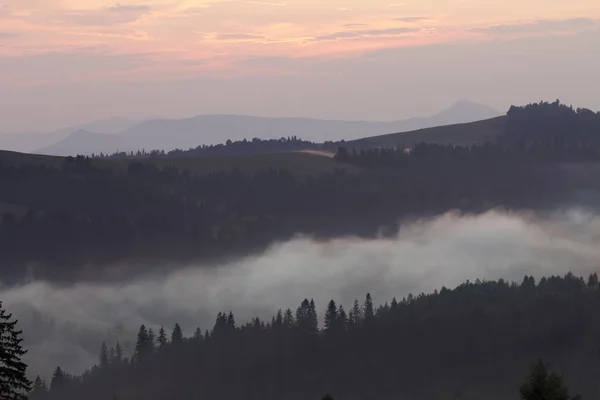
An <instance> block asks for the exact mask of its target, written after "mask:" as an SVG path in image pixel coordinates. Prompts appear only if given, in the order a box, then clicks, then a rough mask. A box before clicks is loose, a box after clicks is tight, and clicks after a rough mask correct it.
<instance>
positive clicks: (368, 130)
mask: <svg viewBox="0 0 600 400" xmlns="http://www.w3.org/2000/svg"><path fill="white" fill-rule="evenodd" d="M497 115H500V113H499V112H498V111H496V110H493V109H491V108H489V107H487V106H485V105H481V104H477V103H472V102H468V101H459V102H458V103H456V104H454V105H452V106H451V107H449V108H448V109H446V110H444V111H442V112H440V113H438V114H435V115H432V116H429V117H420V118H410V119H407V120H400V121H390V122H377V121H338V120H319V119H311V118H265V117H254V116H244V115H226V114H223V115H198V116H195V117H191V118H183V119H154V120H149V121H144V122H141V123H139V124H136V125H134V126H131V127H129V128H127V129H124V130H123V131H121V132H119V133H118V134H103V135H101V136H98V135H88V136H87V137H83V136H82V135H80V134H77V133H73V134H71V135H69V136H66V137H64V138H62V140H60V142H58V143H53V144H52V145H49V146H40V148H39V150H38V151H37V153H41V154H51V155H63V156H67V155H73V156H74V155H77V154H83V155H91V154H92V153H96V154H97V153H100V152H102V153H109V154H110V153H114V152H117V151H126V152H129V151H134V152H135V151H137V150H142V149H145V150H147V151H150V150H155V149H158V150H165V151H169V150H173V149H189V148H196V147H197V146H200V145H211V144H216V143H223V142H225V141H226V140H228V139H230V140H232V141H238V140H243V139H248V140H251V139H253V138H261V139H279V138H281V137H286V138H287V137H293V136H296V137H300V138H302V139H304V140H310V141H313V142H324V141H340V140H354V139H358V138H361V137H365V136H371V135H376V134H381V133H386V132H405V131H411V130H415V129H420V128H427V127H433V126H441V125H447V124H453V123H463V122H471V121H478V120H482V119H486V118H491V117H495V116H497ZM87 130H90V129H87ZM1 139H2V138H1V137H0V145H1V143H2V142H1Z"/></svg>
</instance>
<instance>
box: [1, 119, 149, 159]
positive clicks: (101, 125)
mask: <svg viewBox="0 0 600 400" xmlns="http://www.w3.org/2000/svg"><path fill="white" fill-rule="evenodd" d="M139 122H140V121H138V120H134V119H130V118H124V117H110V118H105V119H100V120H96V121H92V122H89V123H86V124H80V125H73V126H69V127H67V128H62V129H57V130H54V131H51V132H21V133H12V134H5V135H0V149H2V150H9V151H18V152H35V151H36V150H38V149H40V148H45V147H48V146H52V145H54V144H57V143H58V142H60V141H62V140H64V139H66V138H68V137H69V136H70V135H72V134H74V133H76V132H77V131H79V130H84V131H90V132H102V133H103V134H117V133H119V132H121V131H123V130H125V129H127V128H129V127H131V126H133V125H135V124H138V123H139Z"/></svg>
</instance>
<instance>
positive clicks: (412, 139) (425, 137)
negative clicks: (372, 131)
mask: <svg viewBox="0 0 600 400" xmlns="http://www.w3.org/2000/svg"><path fill="white" fill-rule="evenodd" d="M505 123H506V117H505V116H502V117H496V118H491V119H486V120H483V121H476V122H469V123H463V124H454V125H446V126H439V127H434V128H426V129H419V130H414V131H410V132H400V133H391V134H387V135H380V136H372V137H368V138H364V139H358V140H353V141H350V142H349V144H350V146H353V147H358V148H366V147H380V146H397V145H400V146H406V147H409V146H412V145H414V144H415V143H418V142H426V143H439V144H454V145H457V146H466V145H471V144H476V143H483V142H485V141H487V140H492V139H494V138H495V137H497V136H498V135H502V134H503V133H504V131H505V130H504V127H505Z"/></svg>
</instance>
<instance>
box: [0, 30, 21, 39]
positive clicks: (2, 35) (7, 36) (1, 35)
mask: <svg viewBox="0 0 600 400" xmlns="http://www.w3.org/2000/svg"><path fill="white" fill-rule="evenodd" d="M17 36H19V35H17V34H16V33H11V32H0V39H12V38H16V37H17Z"/></svg>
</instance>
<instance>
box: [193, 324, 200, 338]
mask: <svg viewBox="0 0 600 400" xmlns="http://www.w3.org/2000/svg"><path fill="white" fill-rule="evenodd" d="M194 339H202V330H201V329H200V327H198V328H196V331H195V332H194Z"/></svg>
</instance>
